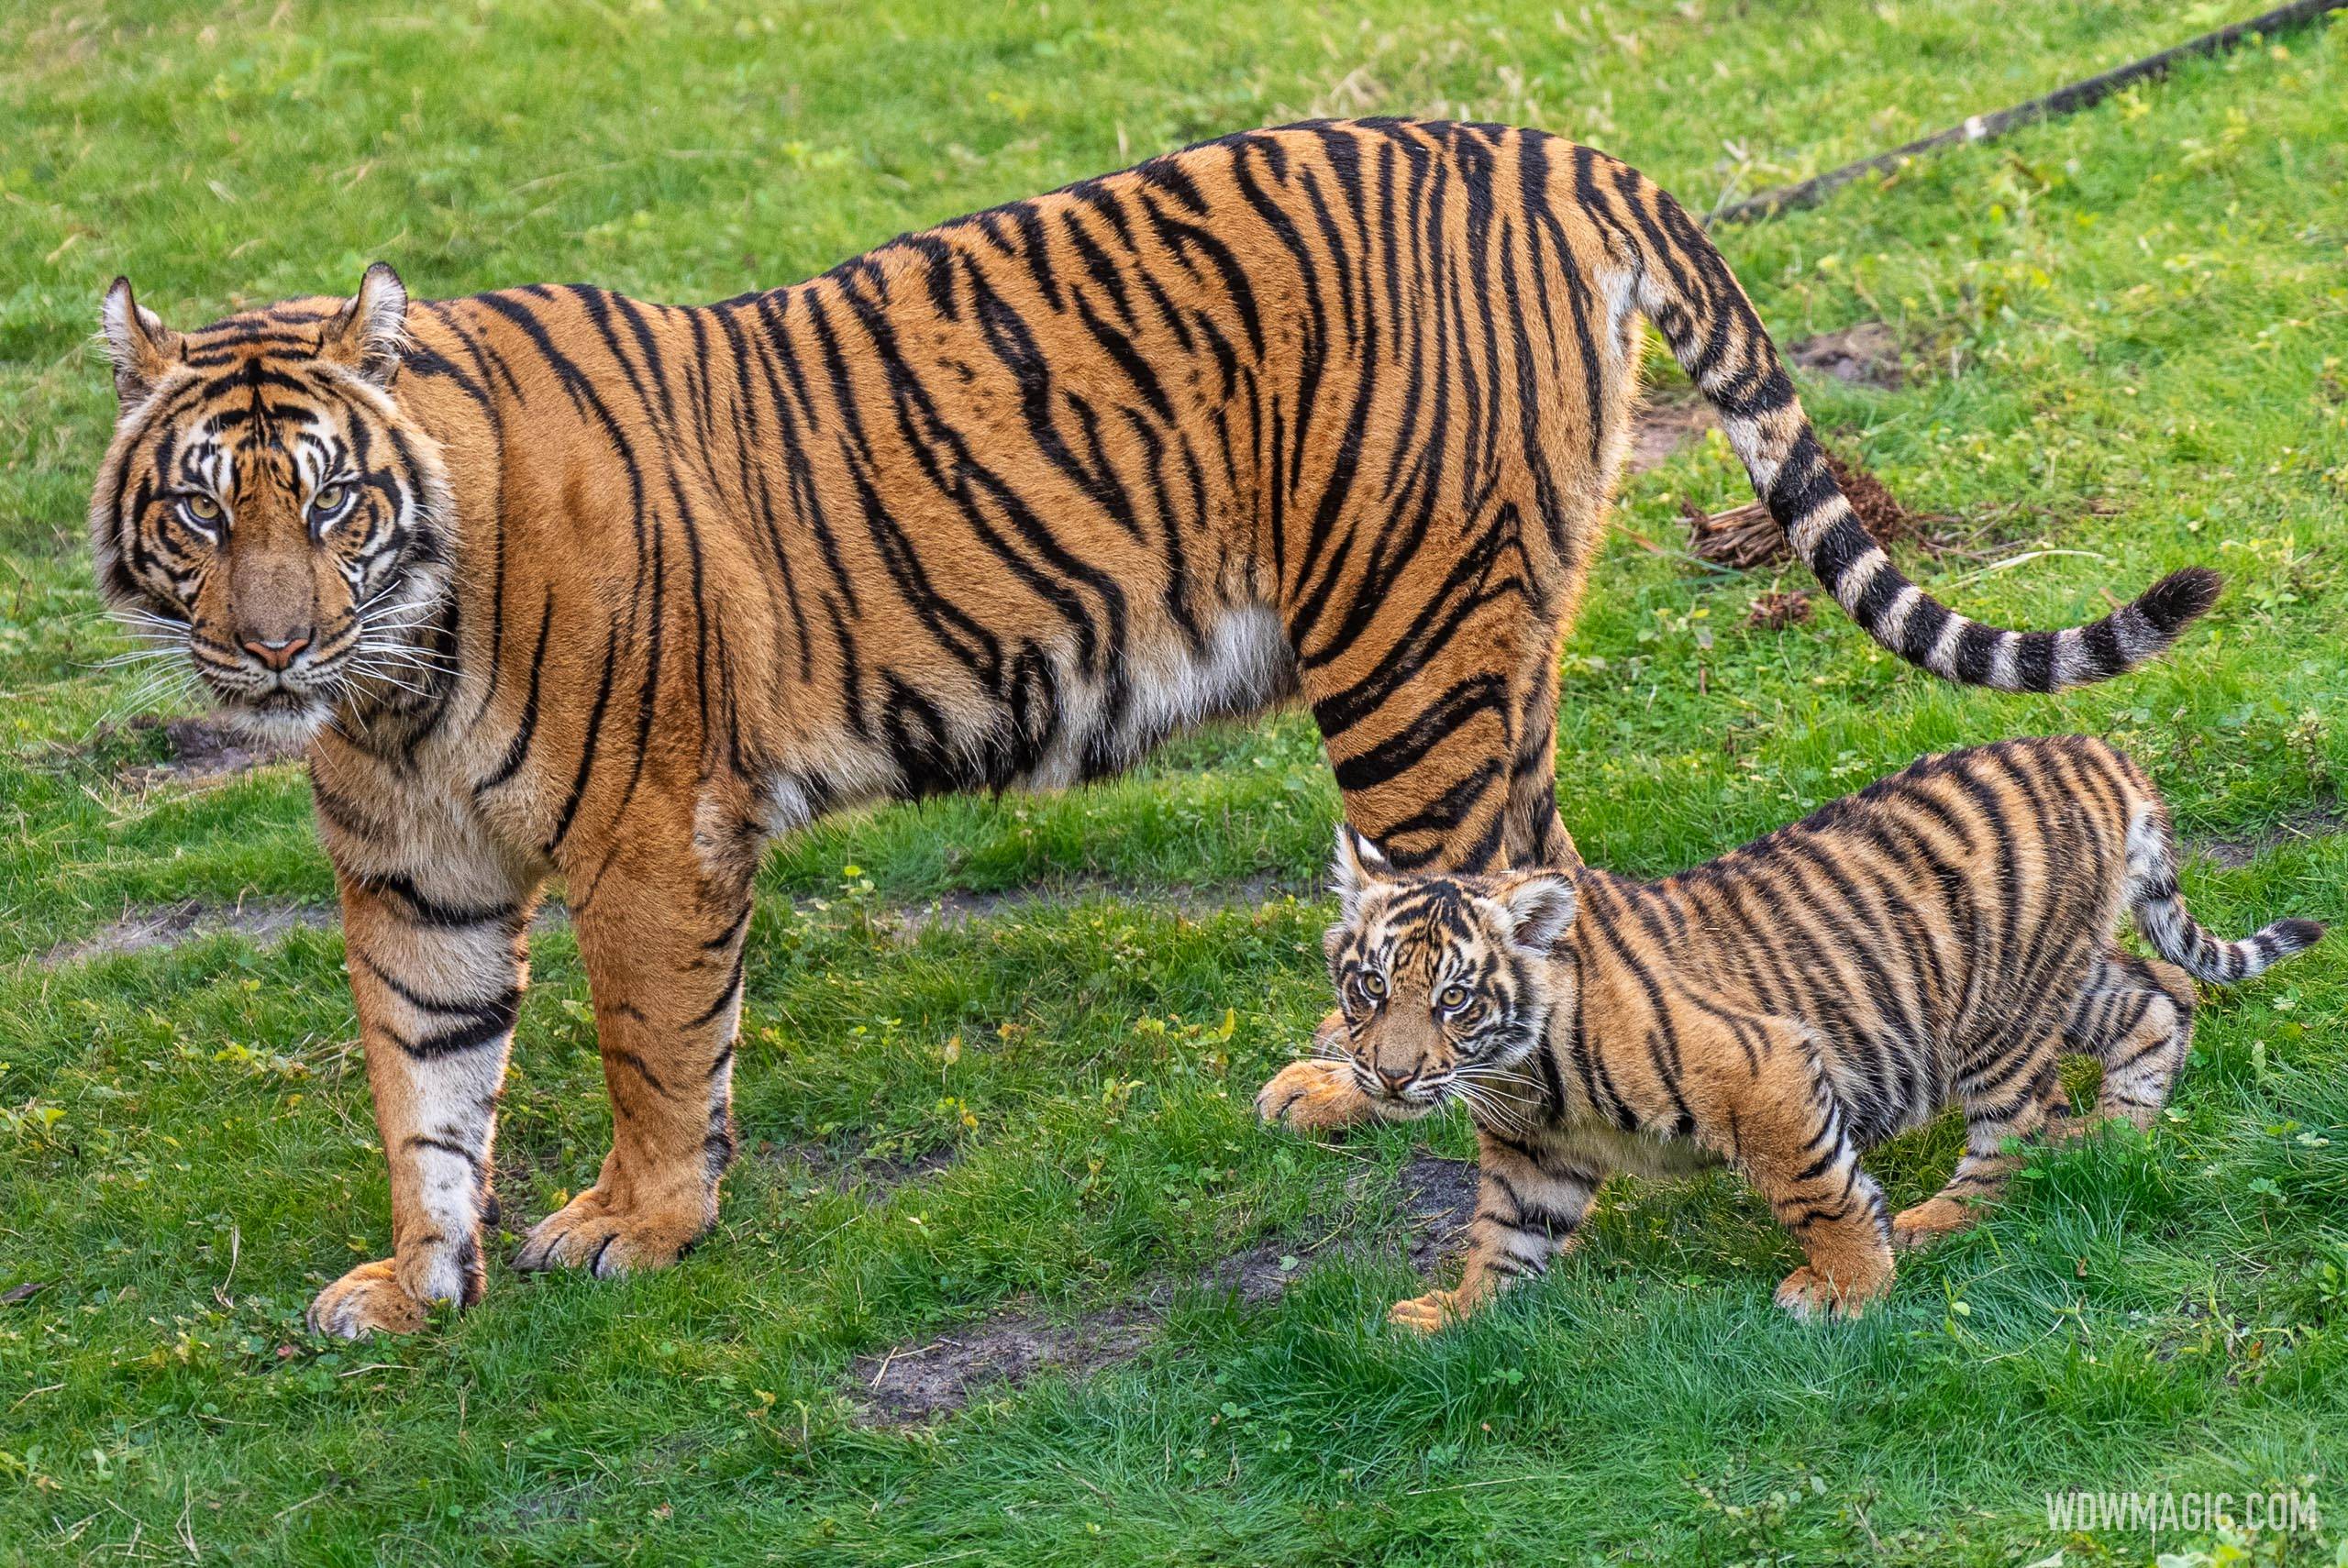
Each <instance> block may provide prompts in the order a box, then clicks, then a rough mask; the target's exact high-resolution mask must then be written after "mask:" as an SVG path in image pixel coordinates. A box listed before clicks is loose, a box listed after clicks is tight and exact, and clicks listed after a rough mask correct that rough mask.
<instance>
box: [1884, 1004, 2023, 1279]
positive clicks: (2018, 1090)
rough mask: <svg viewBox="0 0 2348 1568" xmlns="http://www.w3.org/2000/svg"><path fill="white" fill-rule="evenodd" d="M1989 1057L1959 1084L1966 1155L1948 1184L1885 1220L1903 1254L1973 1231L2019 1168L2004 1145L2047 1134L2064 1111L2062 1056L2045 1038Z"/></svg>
mask: <svg viewBox="0 0 2348 1568" xmlns="http://www.w3.org/2000/svg"><path fill="white" fill-rule="evenodd" d="M2017 1038H2020V1039H2023V1040H2029V1041H2032V1043H2029V1044H2023V1045H2018V1046H2014V1047H2011V1048H2010V1049H2009V1050H2007V1051H2005V1052H2001V1053H1998V1054H1996V1055H1992V1056H1991V1057H1990V1058H1989V1059H1988V1060H1987V1061H1986V1062H1983V1063H1981V1064H1979V1065H1977V1066H1975V1067H1973V1068H1972V1069H1971V1070H1969V1071H1968V1072H1967V1073H1966V1074H1965V1075H1963V1076H1961V1077H1959V1079H1958V1082H1957V1092H1958V1094H1959V1096H1960V1097H1961V1098H1962V1099H1963V1101H1964V1105H1965V1153H1964V1154H1961V1155H1959V1156H1958V1158H1957V1162H1956V1169H1955V1172H1954V1173H1953V1174H1952V1175H1951V1176H1949V1179H1948V1184H1947V1185H1946V1186H1945V1187H1942V1188H1941V1189H1940V1191H1938V1192H1936V1193H1934V1194H1933V1196H1932V1197H1930V1198H1926V1199H1924V1201H1923V1202H1922V1203H1919V1204H1916V1205H1914V1206H1912V1207H1911V1208H1908V1209H1901V1210H1900V1211H1899V1213H1897V1214H1895V1215H1893V1216H1892V1218H1891V1242H1892V1245H1893V1246H1895V1247H1897V1248H1899V1250H1901V1251H1902V1252H1907V1251H1911V1250H1913V1249H1915V1248H1918V1247H1923V1246H1929V1245H1931V1244H1932V1243H1933V1242H1936V1241H1938V1240H1940V1239H1941V1238H1942V1237H1943V1236H1947V1235H1952V1234H1954V1233H1955V1232H1956V1231H1962V1230H1965V1229H1966V1228H1967V1227H1969V1226H1971V1225H1972V1224H1973V1223H1974V1222H1975V1221H1976V1220H1978V1219H1979V1218H1980V1217H1981V1214H1980V1210H1981V1208H1982V1206H1983V1205H1985V1204H1988V1203H1989V1202H1992V1201H1994V1200H1995V1199H1996V1198H1998V1196H1999V1194H2001V1193H2002V1192H2004V1191H2005V1189H2006V1184H2007V1183H2008V1182H2009V1181H2010V1180H2011V1179H2012V1176H2013V1173H2014V1172H2015V1170H2016V1169H2018V1168H2019V1167H2020V1166H2021V1155H2019V1154H2012V1153H2010V1152H2009V1151H2008V1149H2007V1147H2006V1145H2007V1144H2008V1143H2010V1141H2012V1140H2014V1139H2028V1138H2032V1137H2036V1136H2037V1135H2039V1134H2040V1133H2041V1132H2045V1131H2046V1130H2047V1127H2048V1124H2049V1121H2050V1120H2051V1119H2054V1117H2055V1113H2056V1111H2057V1110H2058V1108H2059V1107H2060V1105H2061V1104H2062V1097H2063V1080H2062V1075H2061V1073H2060V1071H2059V1070H2058V1067H2059V1063H2060V1056H2059V1055H2058V1053H2057V1051H2056V1048H2055V1041H2054V1037H2053V1035H2052V1034H2051V1033H2048V1034H2043V1035H2040V1034H2035V1033H2024V1034H2021V1035H2019V1036H2017Z"/></svg>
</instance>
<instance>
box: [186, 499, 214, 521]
mask: <svg viewBox="0 0 2348 1568" xmlns="http://www.w3.org/2000/svg"><path fill="white" fill-rule="evenodd" d="M181 504H183V505H184V506H185V507H186V508H187V514H188V515H189V516H190V517H193V518H194V519H195V520H196V521H197V522H199V523H217V522H219V521H220V503H219V502H216V501H215V500H213V499H212V498H211V497H210V496H208V495H191V496H189V497H188V498H187V499H186V500H185V501H184V502H182V503H181Z"/></svg>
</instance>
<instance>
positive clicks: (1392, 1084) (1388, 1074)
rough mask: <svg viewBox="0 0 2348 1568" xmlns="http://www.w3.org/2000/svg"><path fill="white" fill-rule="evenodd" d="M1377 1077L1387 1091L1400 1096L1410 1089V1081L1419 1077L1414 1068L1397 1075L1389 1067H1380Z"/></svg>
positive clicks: (1417, 1071) (1416, 1069)
mask: <svg viewBox="0 0 2348 1568" xmlns="http://www.w3.org/2000/svg"><path fill="white" fill-rule="evenodd" d="M1378 1076H1379V1079H1380V1080H1381V1081H1382V1082H1384V1084H1385V1085H1386V1087H1387V1088H1388V1089H1389V1090H1390V1091H1391V1092H1393V1093H1395V1094H1400V1093H1401V1092H1402V1091H1403V1090H1404V1089H1406V1088H1410V1087H1411V1080H1412V1078H1415V1077H1418V1076H1419V1070H1418V1068H1416V1067H1411V1068H1407V1069H1405V1070H1404V1071H1402V1072H1399V1073H1398V1072H1396V1071H1394V1070H1393V1069H1392V1068H1391V1067H1380V1068H1379V1069H1378Z"/></svg>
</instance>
